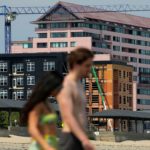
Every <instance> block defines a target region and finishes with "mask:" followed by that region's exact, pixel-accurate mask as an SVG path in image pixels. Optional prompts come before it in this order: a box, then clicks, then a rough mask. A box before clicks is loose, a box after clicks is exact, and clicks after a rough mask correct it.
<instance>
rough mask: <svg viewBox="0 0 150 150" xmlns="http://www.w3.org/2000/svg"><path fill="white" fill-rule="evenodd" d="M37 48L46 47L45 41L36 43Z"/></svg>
mask: <svg viewBox="0 0 150 150" xmlns="http://www.w3.org/2000/svg"><path fill="white" fill-rule="evenodd" d="M37 48H47V43H37Z"/></svg>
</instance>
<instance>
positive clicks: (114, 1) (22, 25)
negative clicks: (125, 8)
mask: <svg viewBox="0 0 150 150" xmlns="http://www.w3.org/2000/svg"><path fill="white" fill-rule="evenodd" d="M62 1H65V2H72V3H77V4H82V5H119V4H130V5H150V0H62ZM56 2H58V0H0V6H3V5H6V6H10V7H21V6H23V7H34V6H37V7H42V6H45V7H47V6H52V5H54V4H55V3H56ZM132 14H134V15H138V16H144V17H150V11H147V12H132ZM38 17H39V15H18V16H17V18H16V20H15V21H13V22H12V41H16V40H26V39H27V38H28V37H35V36H36V35H35V33H34V28H35V27H36V26H35V25H32V24H31V21H34V20H36V18H38ZM4 41H5V39H4V17H3V16H0V53H4V43H5V42H4Z"/></svg>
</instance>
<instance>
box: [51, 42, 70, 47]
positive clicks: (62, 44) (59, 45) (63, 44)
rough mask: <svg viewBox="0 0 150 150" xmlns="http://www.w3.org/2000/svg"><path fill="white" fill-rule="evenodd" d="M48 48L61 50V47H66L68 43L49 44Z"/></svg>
mask: <svg viewBox="0 0 150 150" xmlns="http://www.w3.org/2000/svg"><path fill="white" fill-rule="evenodd" d="M50 46H51V47H52V48H58V47H60V48H63V47H68V43H67V42H51V43H50Z"/></svg>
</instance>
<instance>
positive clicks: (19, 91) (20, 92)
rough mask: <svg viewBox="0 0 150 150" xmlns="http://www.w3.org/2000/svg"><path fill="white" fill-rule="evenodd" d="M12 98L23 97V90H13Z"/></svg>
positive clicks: (19, 98) (18, 98) (20, 98)
mask: <svg viewBox="0 0 150 150" xmlns="http://www.w3.org/2000/svg"><path fill="white" fill-rule="evenodd" d="M13 99H14V100H22V99H24V91H23V90H18V91H16V92H13Z"/></svg>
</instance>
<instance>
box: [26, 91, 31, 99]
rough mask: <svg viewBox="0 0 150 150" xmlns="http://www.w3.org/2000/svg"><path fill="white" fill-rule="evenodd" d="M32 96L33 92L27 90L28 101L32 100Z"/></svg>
mask: <svg viewBox="0 0 150 150" xmlns="http://www.w3.org/2000/svg"><path fill="white" fill-rule="evenodd" d="M31 94H32V90H27V99H29V98H30V96H31Z"/></svg>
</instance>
